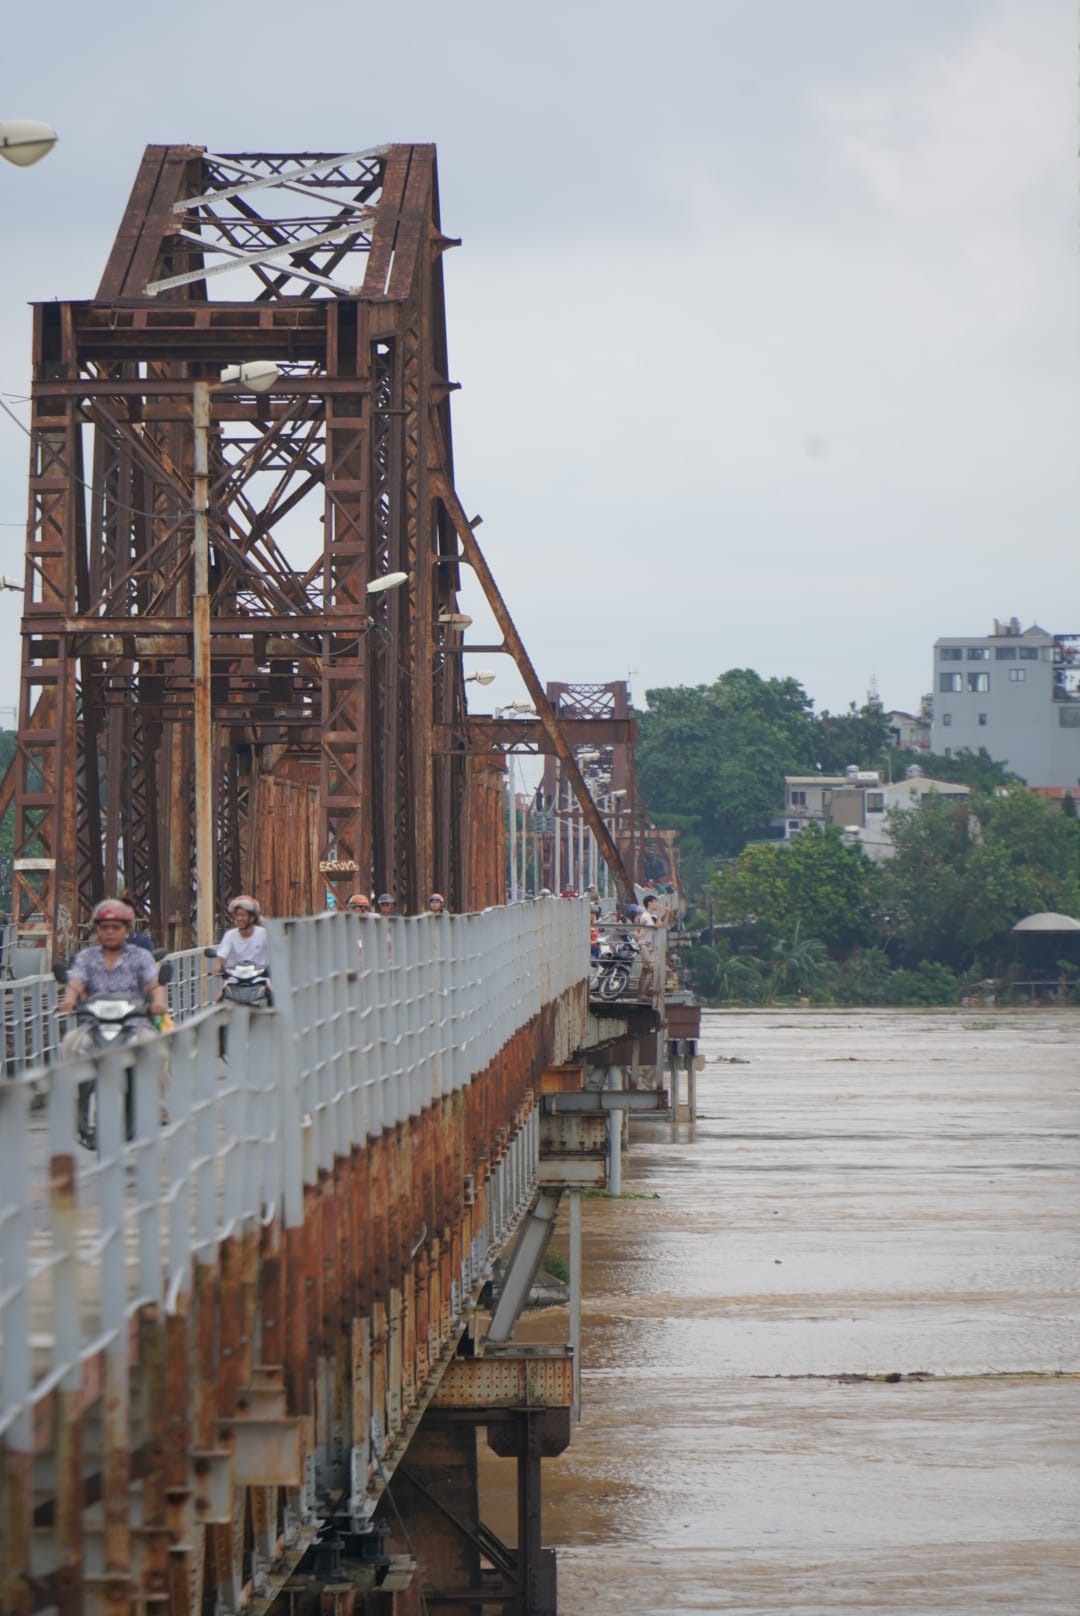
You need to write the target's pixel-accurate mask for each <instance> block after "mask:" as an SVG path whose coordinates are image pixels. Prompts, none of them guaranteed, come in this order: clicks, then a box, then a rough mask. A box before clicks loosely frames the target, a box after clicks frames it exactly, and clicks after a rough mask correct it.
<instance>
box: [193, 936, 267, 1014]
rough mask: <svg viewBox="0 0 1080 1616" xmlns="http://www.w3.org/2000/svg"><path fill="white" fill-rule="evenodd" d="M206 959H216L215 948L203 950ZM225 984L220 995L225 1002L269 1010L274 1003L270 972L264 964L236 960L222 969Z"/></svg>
mask: <svg viewBox="0 0 1080 1616" xmlns="http://www.w3.org/2000/svg"><path fill="white" fill-rule="evenodd" d="M203 952H204V953H205V955H206V957H207V959H217V949H216V948H206V949H204V950H203ZM223 974H224V977H225V984H224V986H223V987H222V990H221V997H222V999H224V1000H225V1002H226V1003H227V1004H246V1005H248V1006H249V1007H250V1008H251V1009H252V1010H269V1009H270V1008H271V1007H272V1005H273V1003H274V995H273V991H272V989H271V987H270V972H269V971H268V970H267V968H266V966H265V965H251V964H249V963H248V961H246V960H237V961H236V962H235V964H233V965H226V966H225V969H224V973H223Z"/></svg>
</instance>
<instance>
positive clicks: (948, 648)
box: [941, 645, 964, 662]
mask: <svg viewBox="0 0 1080 1616" xmlns="http://www.w3.org/2000/svg"><path fill="white" fill-rule="evenodd" d="M963 656H964V652H963V649H962V647H960V646H959V645H943V646H942V647H941V660H942V662H961V661H962V660H963Z"/></svg>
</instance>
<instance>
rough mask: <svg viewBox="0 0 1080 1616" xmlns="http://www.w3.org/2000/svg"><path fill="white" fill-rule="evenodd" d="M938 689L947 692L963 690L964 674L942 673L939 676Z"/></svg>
mask: <svg viewBox="0 0 1080 1616" xmlns="http://www.w3.org/2000/svg"><path fill="white" fill-rule="evenodd" d="M938 677H939V683H938V689H939V690H942V691H944V692H946V694H947V693H948V692H949V691H950V690H963V688H964V676H963V674H962V673H942V674H940V675H939V676H938Z"/></svg>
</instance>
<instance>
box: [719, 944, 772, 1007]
mask: <svg viewBox="0 0 1080 1616" xmlns="http://www.w3.org/2000/svg"><path fill="white" fill-rule="evenodd" d="M764 987H765V982H764V978H763V977H762V974H761V966H760V965H759V964H758V962H757V960H756V959H748V958H747V956H746V955H745V954H732V955H730V956H729V957H728V958H727V959H726V960H724V961H723V962H722V963H721V964H720V965H719V967H718V968H717V972H716V988H717V996H718V997H719V998H721V999H728V1000H731V999H737V1000H740V1001H741V1002H742V1003H743V1004H757V1002H758V1000H759V999H760V998H761V995H762V992H763V991H764Z"/></svg>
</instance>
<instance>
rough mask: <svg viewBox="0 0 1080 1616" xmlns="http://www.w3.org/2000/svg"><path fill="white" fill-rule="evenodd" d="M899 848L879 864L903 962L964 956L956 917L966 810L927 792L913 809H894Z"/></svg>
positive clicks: (890, 928) (886, 912)
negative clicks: (916, 807) (919, 805)
mask: <svg viewBox="0 0 1080 1616" xmlns="http://www.w3.org/2000/svg"><path fill="white" fill-rule="evenodd" d="M889 830H890V833H891V835H892V838H893V844H894V847H895V852H894V854H893V856H892V857H891V858H889V859H886V860H885V861H884V863H883V865H882V869H881V904H882V915H883V917H884V925H885V928H886V931H887V933H888V935H889V936H891V937H892V939H893V940H894V947H895V950H896V953H897V955H898V957H899V960H900V962H901V964H903V965H908V964H912V965H917V964H918V962H919V961H920V960H924V959H938V960H943V961H946V962H948V963H950V964H952V963H957V962H961V961H962V956H963V949H962V947H961V944H960V940H959V937H958V933H957V921H958V916H959V914H960V906H961V904H962V902H963V897H964V879H963V872H964V866H965V863H966V860H967V855H968V850H969V828H968V812H967V809H966V808H965V807H962V806H961V805H959V804H956V803H951V802H946V801H945V799H944V797H940V796H938V795H936V794H933V795H931V796H929V797H928V798H927V799H926V800H925V801H924V803H923V804H922V806H921V807H920V808H918V809H917V810H915V811H914V812H908V813H900V812H893V813H891V814H890V815H889Z"/></svg>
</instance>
